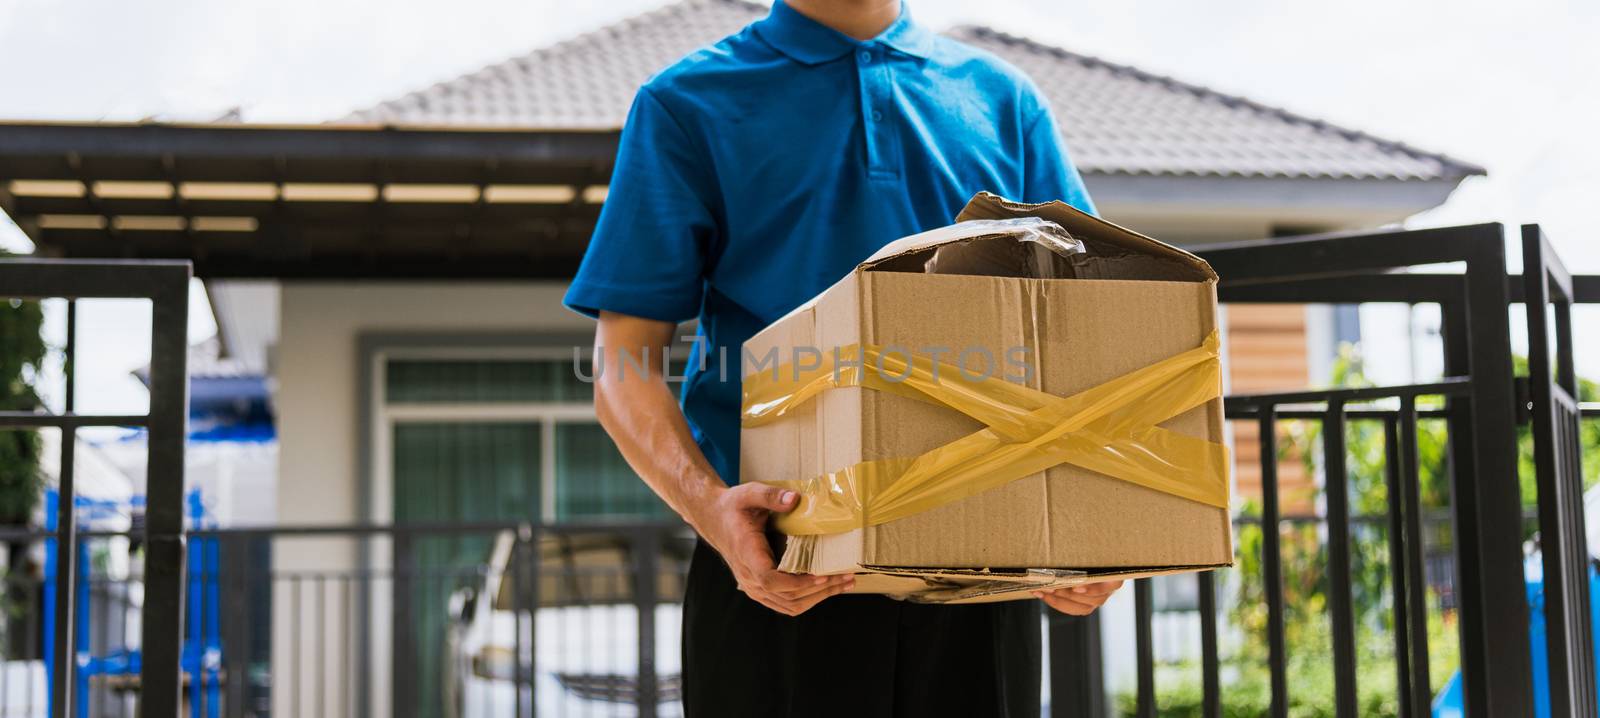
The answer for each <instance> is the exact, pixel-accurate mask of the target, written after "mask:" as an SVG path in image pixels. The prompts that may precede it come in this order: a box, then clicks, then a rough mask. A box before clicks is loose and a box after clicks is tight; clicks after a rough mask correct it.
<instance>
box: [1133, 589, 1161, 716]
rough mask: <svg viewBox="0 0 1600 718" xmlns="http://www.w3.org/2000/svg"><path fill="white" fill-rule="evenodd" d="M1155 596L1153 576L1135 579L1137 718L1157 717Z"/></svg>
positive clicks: (1134, 616) (1134, 617) (1134, 615)
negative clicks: (1153, 625) (1152, 585)
mask: <svg viewBox="0 0 1600 718" xmlns="http://www.w3.org/2000/svg"><path fill="white" fill-rule="evenodd" d="M1154 603H1155V600H1154V597H1153V596H1151V592H1150V579H1148V578H1139V579H1134V581H1133V620H1134V647H1135V650H1134V653H1135V654H1136V656H1137V661H1136V664H1137V666H1138V686H1139V693H1138V702H1137V705H1136V709H1135V712H1134V715H1136V716H1138V718H1155V716H1156V653H1155V637H1154V636H1153V635H1152V631H1151V629H1152V626H1151V619H1152V618H1153V617H1154V613H1155V611H1154V608H1155V607H1154Z"/></svg>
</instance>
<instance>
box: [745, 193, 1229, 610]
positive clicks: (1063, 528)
mask: <svg viewBox="0 0 1600 718" xmlns="http://www.w3.org/2000/svg"><path fill="white" fill-rule="evenodd" d="M1029 218H1032V219H1029ZM956 220H957V224H955V225H952V226H951V227H947V228H943V229H940V230H935V231H933V232H928V233H924V234H921V235H916V236H913V237H907V238H904V239H901V240H898V241H896V242H893V243H891V244H889V245H888V246H886V247H884V248H883V249H882V250H880V251H879V252H878V253H876V254H874V255H873V256H872V257H871V258H869V259H868V260H867V261H865V262H863V263H861V265H860V266H858V267H857V268H856V269H855V270H854V271H853V272H851V273H850V274H849V275H848V276H846V277H844V278H843V279H842V280H840V281H839V282H838V283H836V284H835V285H834V286H832V287H831V288H829V289H828V290H826V291H825V292H823V293H822V294H821V295H818V296H817V297H816V298H815V299H813V300H812V301H811V302H809V303H807V304H806V305H804V306H802V307H800V308H799V309H797V310H795V311H794V312H792V313H790V314H789V315H787V316H785V317H784V318H782V319H780V320H778V321H777V322H775V323H773V324H772V325H771V326H769V327H767V328H766V329H765V330H763V331H762V332H760V333H758V334H757V335H756V336H755V337H753V338H752V339H751V340H750V341H749V342H747V343H746V345H745V349H744V356H745V362H744V363H745V366H744V373H745V385H746V415H745V419H746V421H745V428H744V429H743V431H742V436H741V457H740V475H741V478H742V480H744V481H762V482H770V483H776V484H783V485H787V486H795V487H796V488H799V489H800V490H801V495H802V499H801V507H800V509H799V510H797V511H796V512H795V517H794V518H789V519H785V520H788V521H790V522H792V523H793V525H796V526H798V525H802V524H804V525H805V526H809V527H810V528H808V529H805V530H790V527H785V525H784V523H783V521H780V522H779V526H780V528H785V529H786V531H785V532H786V533H790V534H791V535H790V536H789V537H788V540H787V544H786V547H785V550H784V551H783V556H782V558H781V561H780V568H782V569H783V570H786V571H793V572H802V573H813V574H838V573H851V572H853V573H855V574H857V575H858V578H857V580H856V588H855V591H857V592H869V593H882V594H887V595H890V596H894V597H897V598H903V599H909V600H913V601H924V602H948V603H963V602H983V601H997V600H1009V599H1018V598H1027V597H1029V593H1028V592H1029V591H1031V590H1036V589H1039V588H1051V587H1059V586H1065V585H1073V584H1077V583H1082V582H1092V581H1097V580H1110V579H1120V578H1131V577H1141V576H1150V575H1156V574H1162V573H1174V572H1181V571H1191V570H1203V569H1207V568H1214V567H1218V566H1226V565H1231V564H1232V560H1233V558H1232V557H1233V549H1232V541H1231V535H1230V524H1229V515H1228V509H1227V505H1228V485H1229V478H1228V469H1227V459H1226V453H1225V452H1224V451H1223V450H1222V448H1221V444H1222V442H1223V420H1222V402H1221V399H1220V397H1219V396H1218V394H1219V393H1220V386H1218V384H1220V380H1219V379H1218V373H1217V372H1218V370H1217V369H1216V359H1215V348H1216V331H1217V326H1216V292H1215V284H1216V275H1215V274H1214V273H1213V272H1212V271H1211V269H1210V267H1209V266H1208V265H1207V264H1206V263H1205V262H1204V261H1203V260H1201V259H1199V258H1198V257H1195V256H1194V255H1192V254H1189V253H1187V252H1184V251H1182V250H1179V249H1177V248H1174V247H1171V246H1168V245H1166V244H1162V243H1160V242H1157V241H1155V240H1153V239H1150V238H1148V237H1144V236H1142V235H1139V234H1137V233H1134V232H1132V231H1129V230H1126V229H1123V228H1121V227H1118V226H1116V225H1114V224H1111V223H1109V222H1105V221H1103V220H1100V219H1097V218H1095V217H1092V216H1090V215H1088V214H1085V213H1083V212H1080V211H1078V210H1076V209H1073V208H1072V207H1069V206H1067V205H1066V204H1063V203H1060V202H1052V203H1047V204H1040V205H1024V204H1017V203H1013V202H1009V201H1006V200H1003V199H1001V198H999V197H996V196H994V195H991V194H988V193H984V194H980V195H978V196H977V197H975V198H973V200H972V201H971V202H970V203H969V204H968V205H967V207H966V208H965V209H964V210H963V211H962V213H961V214H960V216H958V217H957V218H956ZM969 220H985V221H987V222H983V223H977V224H974V223H971V222H969ZM1207 347H1209V349H1207ZM841 349H842V352H841ZM1205 351H1209V352H1211V353H1210V354H1207V355H1206V357H1209V358H1203V362H1202V361H1201V360H1196V361H1192V362H1189V364H1193V365H1194V366H1189V365H1185V366H1186V367H1187V368H1185V369H1184V370H1183V371H1184V372H1185V373H1184V374H1183V375H1182V376H1178V375H1173V374H1163V375H1160V376H1157V375H1156V374H1152V373H1151V372H1153V371H1160V367H1163V366H1174V362H1175V361H1178V360H1179V359H1181V358H1183V357H1193V356H1198V355H1197V354H1196V352H1205ZM911 355H915V358H911ZM763 360H765V361H763ZM897 362H898V363H897ZM918 362H921V363H920V364H919V363H918ZM1202 363H1203V364H1204V365H1203V366H1201V364H1202ZM980 365H983V366H980ZM929 367H933V371H934V375H933V378H934V381H933V382H931V383H928V382H926V379H927V377H926V369H928V368H929ZM1152 367H1154V368H1152ZM886 368H887V369H889V371H888V372H887V373H888V375H889V376H887V377H885V376H884V374H885V372H884V371H883V370H884V369H886ZM914 368H919V371H922V375H921V376H922V379H923V380H924V384H923V387H924V394H918V393H917V391H915V390H913V389H911V388H908V387H909V386H910V385H911V384H916V382H915V381H913V382H908V383H901V382H899V381H895V379H896V378H897V377H901V376H905V375H911V374H912V373H913V372H912V369H914ZM896 369H903V370H904V371H903V372H899V371H896ZM940 369H943V370H944V377H943V381H940V376H939V374H938V373H937V372H938V371H939V370H940ZM802 370H804V371H805V372H809V373H808V374H806V375H805V376H802ZM784 372H793V375H792V376H787V377H785V376H784V375H783V373H784ZM1208 372H1209V373H1208ZM875 374H876V375H878V376H877V378H874V375H875ZM768 375H770V376H771V377H772V381H767V380H765V379H762V378H761V377H764V376H768ZM807 377H809V378H810V379H813V380H814V381H812V382H811V383H810V384H806V383H805V379H806V378H807ZM852 377H853V378H852ZM1151 377H1154V379H1151ZM1174 377H1178V378H1174ZM1179 379H1182V380H1185V381H1187V382H1188V383H1189V385H1190V387H1189V388H1188V389H1186V390H1181V389H1175V388H1173V387H1175V386H1177V385H1178V384H1179V383H1181V382H1180V381H1179ZM1141 381H1143V382H1144V383H1143V384H1140V382H1141ZM763 382H766V383H765V385H764V384H763ZM998 382H1004V383H1005V385H1004V386H999V385H997V383H998ZM1152 382H1154V383H1152ZM1206 384H1209V385H1207V386H1203V393H1195V392H1196V391H1197V390H1196V389H1195V388H1194V387H1195V386H1200V385H1206ZM934 385H937V386H936V387H935V388H933V389H929V388H928V387H931V386H934ZM763 386H765V388H766V390H768V392H769V395H768V396H767V397H766V398H768V399H770V398H771V397H772V396H773V395H774V394H772V392H776V394H775V395H776V396H781V397H783V399H784V401H785V402H787V403H784V404H782V408H781V410H779V411H767V413H765V414H761V410H760V409H759V406H767V407H768V408H770V407H771V406H772V405H777V404H780V402H766V403H765V404H763V402H761V401H760V400H761V399H762V397H761V396H755V400H754V401H753V400H752V396H753V395H752V392H756V393H757V394H759V393H760V392H761V391H762V389H763ZM806 386H809V387H810V388H809V389H806V390H805V391H800V389H801V388H803V387H806ZM1116 386H1121V387H1123V388H1122V389H1119V390H1118V391H1120V392H1121V393H1112V394H1105V393H1103V392H1104V391H1105V390H1106V387H1116ZM1128 386H1133V387H1134V388H1133V389H1127V388H1126V387H1128ZM1129 391H1132V393H1131V394H1130V393H1128V392H1129ZM1183 391H1188V392H1189V394H1190V395H1191V398H1190V399H1188V400H1183V399H1177V398H1174V397H1175V396H1177V395H1178V394H1182V393H1183ZM1096 392H1102V393H1100V394H1096ZM974 397H976V398H974ZM1106 397H1113V399H1110V400H1108V399H1106ZM1117 397H1120V398H1117ZM1129 397H1132V399H1130V398H1129ZM1058 398H1069V399H1070V400H1079V399H1081V400H1082V401H1079V402H1078V404H1074V405H1073V406H1075V407H1077V408H1075V409H1071V411H1068V409H1061V410H1060V411H1061V412H1066V413H1056V414H1051V412H1052V411H1056V403H1059V404H1063V405H1064V404H1069V403H1071V401H1068V400H1062V401H1060V402H1058V401H1057V400H1058ZM964 402H971V405H967V404H964ZM1053 402H1055V403H1053ZM1163 404H1170V405H1171V407H1173V409H1172V410H1171V411H1159V410H1157V409H1153V408H1151V407H1154V406H1156V405H1163ZM752 406H758V409H754V410H753V409H752ZM953 407H959V408H960V409H959V410H958V408H953ZM1085 407H1088V408H1085ZM1141 411H1144V412H1145V413H1146V414H1148V415H1147V416H1145V417H1144V419H1143V420H1142V421H1145V422H1146V423H1145V424H1144V425H1135V424H1139V420H1134V419H1130V418H1129V417H1135V418H1137V417H1138V416H1139V413H1140V412H1141ZM1149 411H1156V412H1157V413H1156V414H1149ZM1119 412H1121V413H1119ZM752 417H758V418H760V420H754V419H753V418H752ZM1063 417H1067V418H1063ZM1085 417H1087V418H1085ZM1152 417H1155V418H1154V419H1152ZM980 419H982V421H980ZM1030 422H1031V423H1030ZM1074 422H1076V423H1074ZM1119 422H1120V423H1119ZM1130 422H1131V423H1130ZM1108 427H1109V428H1108ZM1058 434H1059V435H1058ZM973 447H977V448H973ZM1019 447H1021V448H1019ZM1028 447H1032V448H1031V449H1030V448H1028ZM1063 447H1065V448H1063ZM1196 447H1199V448H1196ZM963 451H965V452H966V453H965V454H963V453H962V452H963ZM1186 451H1187V453H1186ZM1007 452H1009V453H1007ZM1052 452H1054V453H1052ZM1006 456H1009V457H1010V458H1004V457H1006ZM930 457H931V458H930ZM947 457H955V458H948V459H947ZM996 457H1001V458H996ZM1041 457H1042V458H1041ZM1063 457H1065V459H1064V460H1063ZM1174 457H1176V458H1174ZM941 460H942V461H944V465H940V464H939V461H941ZM996 461H999V462H1000V463H998V464H996V463H994V462H996ZM930 462H932V463H931V464H930ZM1008 462H1009V463H1008ZM1199 463H1204V464H1205V465H1204V466H1198V465H1191V464H1199ZM930 465H931V466H933V467H934V468H933V469H931V470H930V469H929V468H928V467H929V466H930ZM1086 465H1087V466H1093V467H1095V469H1100V470H1098V471H1097V470H1094V469H1091V468H1086ZM993 466H1000V467H1002V468H1003V470H1001V471H990V470H989V469H988V468H986V467H993ZM952 467H953V468H952ZM1152 467H1153V468H1152ZM1005 471H1010V472H1011V473H1013V474H1021V475H1019V476H1015V477H1011V478H1004V477H1002V478H1003V481H1001V482H1000V483H998V484H997V485H992V486H989V485H987V483H992V482H991V481H990V479H991V478H992V477H996V476H1000V475H1001V474H1003V473H1005ZM906 472H909V473H906ZM1022 472H1027V473H1025V474H1023V473H1022ZM905 476H914V477H915V478H916V479H917V481H919V482H923V483H927V484H928V486H927V487H921V488H925V489H926V490H925V491H923V494H924V495H920V496H907V495H906V494H907V492H905V491H901V489H905V488H906V487H907V485H908V484H907V483H905V482H902V483H901V485H900V486H898V487H895V488H889V487H891V486H893V485H894V484H895V483H896V482H897V481H900V480H901V479H902V478H903V477H905ZM913 488H918V487H913ZM891 495H892V496H891ZM885 497H887V498H885ZM930 497H931V498H930ZM880 499H883V500H880ZM829 502H832V503H833V504H834V505H833V506H832V507H831V508H830V506H829ZM841 507H842V508H841ZM907 507H909V508H907ZM830 510H831V511H833V512H834V513H833V514H832V515H831V518H827V517H824V518H823V519H818V520H816V521H812V520H811V519H812V518H815V517H816V516H817V515H821V514H825V513H827V511H830ZM805 516H809V517H811V518H804V517H805ZM806 521H811V522H810V523H805V522H806Z"/></svg>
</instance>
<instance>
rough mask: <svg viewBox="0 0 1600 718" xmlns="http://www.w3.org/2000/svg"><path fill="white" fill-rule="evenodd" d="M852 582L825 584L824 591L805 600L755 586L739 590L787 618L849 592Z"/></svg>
mask: <svg viewBox="0 0 1600 718" xmlns="http://www.w3.org/2000/svg"><path fill="white" fill-rule="evenodd" d="M853 583H854V582H853V581H852V582H844V581H840V582H833V583H828V584H824V585H823V587H822V589H821V590H819V591H817V592H815V593H812V594H810V595H808V596H805V597H804V598H798V599H792V598H786V597H784V596H781V595H778V594H775V593H773V592H771V591H768V590H766V589H763V588H761V587H760V586H757V585H754V584H742V583H741V584H740V586H739V590H741V591H744V593H745V595H747V596H749V597H750V598H751V599H752V600H754V601H755V602H757V603H759V604H761V605H763V606H766V607H767V608H770V609H772V610H774V611H777V612H778V613H781V614H783V615H785V616H798V615H800V614H802V613H805V612H806V611H808V610H810V609H811V608H812V607H813V606H816V605H817V604H819V603H821V602H822V601H823V599H826V598H829V597H831V596H837V595H839V594H841V593H844V592H845V591H847V590H849V588H850V586H851V585H853Z"/></svg>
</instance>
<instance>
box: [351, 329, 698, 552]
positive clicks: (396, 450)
mask: <svg viewBox="0 0 1600 718" xmlns="http://www.w3.org/2000/svg"><path fill="white" fill-rule="evenodd" d="M586 363H587V362H585V364H586ZM383 368H384V371H383V378H382V387H383V409H382V411H383V414H384V416H385V419H386V422H387V426H386V431H387V432H388V434H389V436H390V440H391V442H392V451H391V456H392V460H393V464H392V465H393V471H392V478H393V481H394V493H393V495H394V501H395V506H394V516H395V519H396V520H405V519H406V518H407V517H411V518H413V519H415V518H418V517H421V516H426V517H427V520H433V521H472V520H489V519H507V518H524V517H525V518H528V519H534V520H544V521H565V520H574V519H582V520H597V519H599V520H604V519H614V520H643V519H655V518H663V517H667V516H670V515H671V513H670V511H669V510H668V509H667V507H666V506H665V505H664V504H663V503H661V501H660V499H658V498H656V496H655V494H654V493H652V492H651V491H650V489H649V487H647V486H645V484H644V482H642V481H640V480H639V478H638V476H636V475H635V474H634V473H633V471H632V469H630V468H629V467H628V464H627V462H626V461H624V460H623V458H622V455H621V453H620V452H618V451H617V448H616V446H615V445H614V444H613V443H612V442H611V439H610V437H608V436H607V435H606V433H605V431H604V430H603V429H602V428H601V427H600V425H599V423H598V422H597V421H596V420H595V418H594V410H593V400H594V390H593V387H592V385H591V384H589V383H588V382H586V381H584V380H583V379H581V378H579V375H578V372H576V371H574V367H573V363H572V360H571V358H570V357H568V358H560V359H558V358H526V357H514V358H455V357H441V358H430V357H404V356H400V357H391V358H388V359H386V360H385V361H384V363H383ZM579 368H580V369H581V370H582V371H584V372H585V373H587V371H588V369H587V367H579Z"/></svg>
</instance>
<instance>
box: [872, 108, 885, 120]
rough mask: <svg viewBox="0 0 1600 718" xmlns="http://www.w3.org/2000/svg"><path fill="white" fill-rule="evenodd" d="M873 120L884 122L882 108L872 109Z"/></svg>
mask: <svg viewBox="0 0 1600 718" xmlns="http://www.w3.org/2000/svg"><path fill="white" fill-rule="evenodd" d="M872 121H873V122H882V121H883V112H882V111H881V110H873V111H872Z"/></svg>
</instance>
